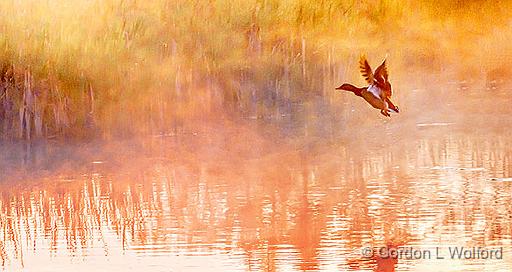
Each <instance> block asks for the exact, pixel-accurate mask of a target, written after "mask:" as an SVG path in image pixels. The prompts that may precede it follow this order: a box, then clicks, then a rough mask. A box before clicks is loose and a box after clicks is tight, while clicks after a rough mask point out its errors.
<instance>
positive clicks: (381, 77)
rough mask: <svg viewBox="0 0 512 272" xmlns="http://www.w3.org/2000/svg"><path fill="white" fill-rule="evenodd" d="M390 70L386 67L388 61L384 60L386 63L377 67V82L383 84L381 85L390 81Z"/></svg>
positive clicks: (375, 76)
mask: <svg viewBox="0 0 512 272" xmlns="http://www.w3.org/2000/svg"><path fill="white" fill-rule="evenodd" d="M388 76H389V74H388V68H387V67H386V59H384V61H383V62H382V64H381V65H380V66H379V67H377V69H375V75H374V78H375V80H377V81H379V82H381V83H386V82H387V81H388Z"/></svg>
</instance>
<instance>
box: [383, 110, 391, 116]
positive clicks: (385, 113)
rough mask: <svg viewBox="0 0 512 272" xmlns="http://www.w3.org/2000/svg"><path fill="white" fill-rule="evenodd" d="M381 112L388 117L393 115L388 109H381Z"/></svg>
mask: <svg viewBox="0 0 512 272" xmlns="http://www.w3.org/2000/svg"><path fill="white" fill-rule="evenodd" d="M380 113H381V114H382V115H384V116H386V117H391V115H390V114H389V112H388V111H387V110H381V111H380Z"/></svg>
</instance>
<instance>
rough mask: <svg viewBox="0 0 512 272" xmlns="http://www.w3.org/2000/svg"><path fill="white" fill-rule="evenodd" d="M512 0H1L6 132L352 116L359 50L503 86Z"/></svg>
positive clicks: (21, 135) (128, 132) (0, 118)
mask: <svg viewBox="0 0 512 272" xmlns="http://www.w3.org/2000/svg"><path fill="white" fill-rule="evenodd" d="M510 6H511V4H510V3H509V2H506V1H499V2H495V1H461V0H452V1H445V2H443V3H437V1H431V0H422V1H397V0H377V1H355V0H353V1H351V0H348V1H334V0H331V1H329V0H325V1H317V0H298V1H291V0H285V1H277V0H268V1H265V0H249V1H225V0H213V1H197V0H196V1H183V0H172V1H171V0H157V1H137V0H105V1H99V0H94V1H85V0H48V1H38V0H24V1H16V0H4V1H1V3H0V10H2V13H3V14H4V16H2V17H1V18H0V139H2V140H7V141H16V140H20V139H24V140H29V141H32V140H34V139H49V138H56V139H71V138H77V139H82V138H91V137H100V138H104V139H111V138H115V137H126V136H132V135H159V134H169V133H174V134H177V133H180V131H184V130H186V129H185V128H186V127H187V126H194V125H195V124H200V123H204V122H215V121H216V120H220V119H224V118H227V119H233V120H235V122H237V121H236V120H237V118H250V119H261V120H266V121H265V122H267V121H268V122H270V123H276V124H278V125H279V124H281V123H280V122H282V124H285V123H290V122H299V123H301V124H307V123H308V122H309V121H310V119H312V118H313V119H314V118H315V117H314V116H319V115H323V116H324V118H325V115H329V114H325V113H326V112H327V113H329V112H336V113H340V112H343V110H344V109H343V105H339V104H340V103H339V101H340V100H341V99H343V98H340V97H338V96H335V92H334V87H335V85H336V84H339V83H340V82H342V81H348V80H350V79H354V78H358V74H357V73H358V71H357V69H356V67H357V60H358V57H359V55H360V54H361V53H368V55H369V57H370V59H371V60H372V61H371V62H376V61H380V60H381V59H382V58H383V57H384V56H385V55H386V54H389V58H391V59H392V60H393V67H394V69H393V70H399V69H400V70H401V71H402V72H401V73H396V74H392V77H393V78H399V79H401V81H405V80H406V79H407V76H405V75H406V74H407V73H408V72H410V73H411V74H414V72H413V71H420V72H421V73H422V72H428V73H433V74H443V73H444V74H446V73H450V75H448V77H453V78H455V79H457V80H468V78H481V79H482V80H484V81H485V84H490V83H492V82H498V81H499V80H501V79H504V78H506V77H509V76H510V71H509V70H508V68H507V65H508V61H507V59H506V58H504V57H503V56H504V54H506V53H505V52H507V50H508V51H509V52H510V50H511V49H512V45H510V43H509V42H508V41H510V40H511V38H512V21H511V20H510V18H509V14H508V10H510ZM482 48H483V49H482ZM420 72H418V73H420ZM331 115H332V114H331ZM338 115H339V114H338ZM327 118H328V117H327ZM340 118H343V115H342V114H341V117H340Z"/></svg>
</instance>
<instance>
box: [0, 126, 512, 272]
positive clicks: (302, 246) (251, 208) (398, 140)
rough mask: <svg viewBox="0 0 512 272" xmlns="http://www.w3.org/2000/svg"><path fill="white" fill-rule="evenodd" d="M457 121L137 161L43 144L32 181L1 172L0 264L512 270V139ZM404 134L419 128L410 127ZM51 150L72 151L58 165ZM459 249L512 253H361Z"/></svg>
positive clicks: (181, 149) (168, 143)
mask: <svg viewBox="0 0 512 272" xmlns="http://www.w3.org/2000/svg"><path fill="white" fill-rule="evenodd" d="M397 118H399V117H397ZM445 121H446V120H438V121H437V120H436V122H430V123H428V122H424V121H421V122H418V123H413V124H410V123H407V122H403V124H401V125H400V126H398V125H396V124H393V123H392V122H390V123H388V124H384V125H380V126H377V127H376V128H377V129H376V131H374V130H373V129H366V130H364V129H361V130H360V131H362V132H360V135H359V136H357V137H348V136H347V137H339V138H337V139H339V140H336V141H327V140H322V141H318V142H322V144H318V143H315V144H310V145H299V146H292V147H288V146H284V147H281V148H277V147H276V145H277V144H276V143H275V142H272V144H271V145H269V146H265V144H264V143H261V142H251V144H247V143H246V142H244V141H241V142H242V143H240V146H238V147H236V146H235V147H233V141H232V139H230V138H228V137H226V138H222V136H213V135H217V134H215V133H208V132H207V133H205V134H206V135H209V136H208V137H210V138H208V139H203V140H201V141H202V142H203V145H194V144H191V145H189V146H188V148H187V144H186V143H185V142H181V141H179V140H176V139H169V140H167V139H160V138H157V140H152V141H150V142H149V143H145V144H144V145H143V146H142V148H141V150H143V151H141V150H137V148H136V147H134V149H135V151H134V153H135V154H138V156H134V155H133V154H128V155H126V154H122V153H121V152H120V153H116V152H115V151H111V150H110V151H108V150H105V149H102V148H97V149H93V150H89V151H88V152H89V153H87V154H86V156H79V155H77V153H81V152H85V151H83V150H81V149H80V151H78V150H79V149H77V148H69V149H64V148H63V149H61V150H60V151H59V152H53V151H52V150H49V149H44V148H43V150H44V151H42V152H36V153H37V154H41V153H43V154H45V155H44V156H40V157H38V158H31V159H30V160H27V159H24V158H23V156H19V157H16V158H15V159H16V160H18V161H21V162H23V163H25V164H27V165H29V166H30V165H32V164H33V165H37V166H38V167H42V168H43V169H49V170H47V171H46V172H45V171H39V172H37V175H25V176H24V178H22V179H23V180H21V181H20V180H19V179H18V180H15V181H13V180H11V179H9V176H13V175H16V176H20V175H21V174H19V173H15V172H11V174H6V173H7V172H4V176H3V179H4V180H3V181H2V183H0V260H1V267H2V268H3V269H5V270H7V271H16V270H23V269H25V270H27V271H34V270H36V271H69V270H70V269H74V270H78V271H83V270H89V271H95V270H99V271H104V270H107V269H108V270H109V271H141V270H142V269H144V270H148V271H316V270H318V271H365V270H366V271H395V270H396V271H484V270H485V271H510V270H511V269H512V251H511V249H512V247H511V242H512V225H511V224H510V222H511V219H512V218H511V213H512V204H511V203H512V202H511V198H512V183H511V182H510V181H511V178H512V167H511V165H512V161H511V160H512V150H511V149H510V148H509V147H510V146H511V145H512V138H510V137H509V136H510V135H507V133H503V131H502V130H500V128H493V129H492V130H491V129H489V130H486V129H483V128H482V127H480V128H479V129H480V131H481V133H468V131H467V130H466V129H464V128H460V127H458V124H459V123H458V122H460V120H459V121H457V120H456V121H453V120H448V121H449V122H445ZM440 124H442V125H440ZM374 128H375V127H374ZM404 129H408V131H407V133H406V134H407V135H401V134H400V133H398V132H400V131H403V130H404ZM246 133H248V132H246ZM390 135H393V136H392V137H391V136H390ZM352 136H354V135H352ZM197 137H201V133H198V135H197ZM211 137H219V138H215V139H212V138H211ZM222 142H223V143H225V145H220V146H219V143H222ZM213 143H216V144H217V145H212V144H213ZM256 146H257V147H258V148H256ZM260 147H261V148H260ZM36 148H37V147H36ZM147 150H151V152H146V151H147ZM52 154H60V156H61V157H62V158H71V159H67V160H64V159H61V160H60V161H59V164H60V165H63V166H62V167H61V168H49V165H50V163H49V162H48V159H47V158H48V157H52V156H54V155H52ZM91 154H93V155H91ZM95 154H102V155H97V156H95ZM198 154H202V155H198ZM204 154H206V155H204ZM233 154H235V155H233ZM81 157H86V158H88V160H87V161H86V162H81V161H80V159H79V158H81ZM233 157H236V158H237V159H236V160H234V159H233ZM52 158H53V159H55V156H54V157H52ZM70 161H77V162H78V163H77V164H78V166H77V165H73V164H72V163H71V162H70ZM11 164H12V162H11ZM11 164H9V163H6V162H3V166H2V165H0V166H1V167H2V168H3V169H8V168H9V167H10V166H12V165H11ZM69 169H72V170H71V171H70V170H69ZM29 172H30V171H29ZM0 176H2V175H0ZM35 176H37V177H35ZM449 246H467V247H473V246H475V247H485V248H499V247H503V259H501V260H482V259H467V260H452V259H450V258H449V256H448V255H446V256H445V257H446V259H430V260H428V259H423V260H421V259H420V260H408V259H403V258H402V259H398V260H395V259H386V258H382V257H380V256H374V257H365V256H363V255H362V254H361V249H362V248H364V247H375V248H378V247H388V248H391V249H393V248H397V247H413V248H418V249H433V248H435V247H440V248H441V250H444V252H445V254H448V253H447V251H446V250H447V249H448V247H449Z"/></svg>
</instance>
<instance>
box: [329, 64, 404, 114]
mask: <svg viewBox="0 0 512 272" xmlns="http://www.w3.org/2000/svg"><path fill="white" fill-rule="evenodd" d="M359 69H360V71H361V74H362V75H363V77H364V79H365V80H366V82H367V83H368V84H369V85H368V86H367V87H364V88H358V87H356V86H354V85H351V84H348V83H345V84H343V85H341V86H339V87H338V88H336V90H345V91H349V92H353V93H354V94H355V95H357V96H360V97H362V98H363V99H364V100H366V102H368V103H369V104H370V105H372V107H374V108H376V109H380V113H381V114H382V115H384V116H387V117H390V116H391V115H390V114H389V113H390V112H396V113H398V112H399V110H398V107H397V106H395V105H394V104H393V103H392V102H391V100H390V98H391V94H392V91H391V84H390V83H389V81H388V69H387V68H386V59H384V61H383V62H382V64H381V65H380V66H379V67H377V69H375V73H373V72H372V68H371V67H370V64H368V61H367V60H366V57H365V56H364V55H362V56H361V58H360V59H359Z"/></svg>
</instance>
